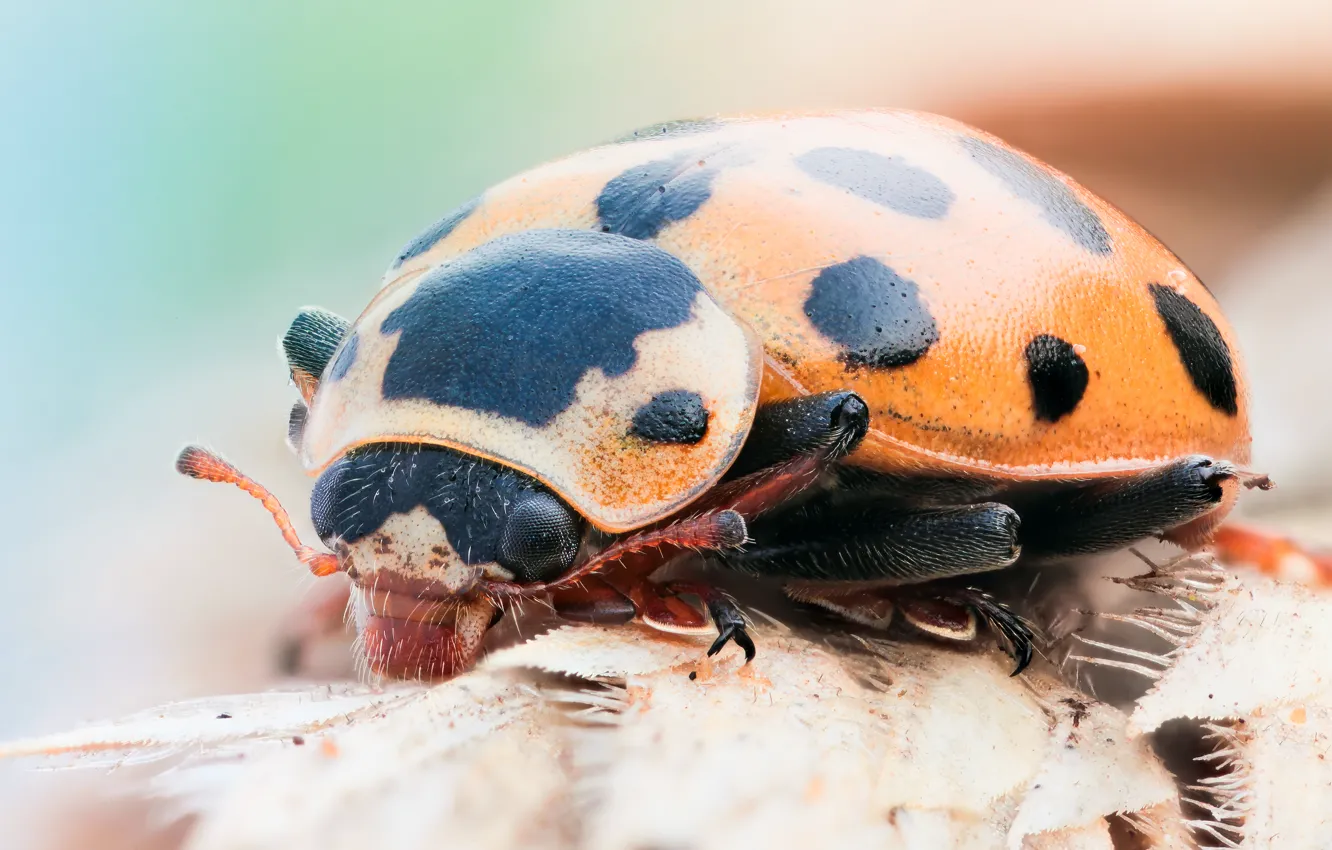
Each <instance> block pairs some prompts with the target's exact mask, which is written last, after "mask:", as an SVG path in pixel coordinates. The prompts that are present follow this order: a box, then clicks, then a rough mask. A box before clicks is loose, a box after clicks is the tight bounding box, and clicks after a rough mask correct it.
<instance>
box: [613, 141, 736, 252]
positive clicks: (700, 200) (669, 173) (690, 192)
mask: <svg viewBox="0 0 1332 850" xmlns="http://www.w3.org/2000/svg"><path fill="white" fill-rule="evenodd" d="M700 162H704V163H706V159H705V158H703V157H702V156H701V155H700V154H699V153H698V152H697V151H688V152H686V153H683V154H680V155H677V156H674V157H672V158H670V159H658V160H654V161H653V162H647V163H643V164H642V165H635V166H633V167H632V168H630V169H628V170H627V171H625V172H624V173H622V174H620V175H619V176H618V177H615V178H613V179H612V180H611V181H610V182H609V183H607V184H606V186H605V188H603V189H602V190H601V194H600V195H598V196H597V219H598V220H599V221H600V222H601V230H602V232H604V233H619V234H621V235H623V236H629V237H631V238H633V239H653V238H655V237H656V236H657V234H658V233H660V232H661V229H662V228H663V227H665V226H666V225H668V224H670V223H671V222H674V221H680V220H681V219H685V218H688V217H689V216H691V215H693V214H694V212H695V211H697V210H698V208H699V207H701V206H703V204H704V202H705V201H707V199H708V198H709V197H711V196H712V181H713V179H714V178H715V177H716V176H717V168H716V167H714V166H711V165H706V164H703V165H700V164H699V163H700Z"/></svg>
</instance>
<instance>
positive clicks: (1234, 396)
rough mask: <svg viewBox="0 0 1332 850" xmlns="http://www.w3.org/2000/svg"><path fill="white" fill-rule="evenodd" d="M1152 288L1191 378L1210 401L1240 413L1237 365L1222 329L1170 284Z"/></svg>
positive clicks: (1168, 330)
mask: <svg viewBox="0 0 1332 850" xmlns="http://www.w3.org/2000/svg"><path fill="white" fill-rule="evenodd" d="M1149 288H1150V289H1151V292H1152V298H1153V299H1154V300H1155V301H1156V312H1157V313H1158V314H1159V315H1160V316H1161V321H1163V322H1164V323H1165V328H1166V333H1167V334H1169V336H1170V341H1171V342H1172V343H1174V345H1175V350H1176V351H1177V352H1179V359H1180V361H1181V362H1182V363H1183V364H1184V369H1185V371H1187V372H1188V373H1189V380H1191V381H1193V386H1194V387H1196V388H1197V390H1198V392H1200V393H1202V395H1203V398H1205V399H1207V403H1208V404H1210V405H1211V406H1212V407H1214V408H1216V409H1217V410H1219V411H1221V412H1222V413H1225V414H1227V415H1228V416H1234V415H1235V414H1236V413H1238V412H1239V391H1238V390H1237V389H1236V387H1235V364H1234V362H1233V361H1232V360H1231V358H1230V346H1228V345H1226V341H1225V340H1224V339H1222V337H1221V331H1220V329H1218V328H1217V326H1216V323H1215V322H1213V321H1212V320H1211V319H1210V318H1208V316H1207V314H1206V313H1204V312H1203V311H1202V308H1200V307H1199V306H1198V305H1197V304H1194V303H1193V302H1192V301H1190V300H1189V299H1187V298H1185V297H1184V296H1183V295H1180V294H1179V293H1178V292H1176V291H1175V290H1173V289H1171V288H1170V287H1168V286H1162V285H1161V284H1159V283H1153V284H1150V286H1149Z"/></svg>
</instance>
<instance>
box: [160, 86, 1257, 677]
mask: <svg viewBox="0 0 1332 850" xmlns="http://www.w3.org/2000/svg"><path fill="white" fill-rule="evenodd" d="M283 342H284V349H285V352H286V355H287V359H288V363H289V366H290V372H291V376H292V378H293V380H294V382H295V384H296V386H297V387H298V389H299V391H300V394H301V399H300V401H299V402H297V404H296V406H295V408H294V409H293V410H292V414H291V419H290V426H289V438H290V443H291V445H292V447H293V449H294V450H295V451H296V453H297V455H298V456H299V458H300V460H301V462H302V464H303V465H304V467H305V468H306V470H308V471H309V472H310V473H311V474H314V475H317V476H318V479H317V481H316V483H315V486H314V491H313V496H312V515H313V519H314V525H315V528H316V530H317V532H318V534H319V536H320V538H321V539H322V540H323V542H324V544H325V545H326V546H327V547H328V549H329V551H318V550H316V549H314V548H311V547H308V546H305V545H304V544H302V543H301V542H300V541H299V540H298V539H297V537H296V534H295V532H294V530H293V529H292V527H291V523H290V521H289V518H288V517H287V515H286V513H285V511H283V510H282V508H281V506H280V505H279V504H278V503H277V501H276V499H275V498H273V497H272V495H271V494H269V493H268V491H266V490H264V489H263V488H262V487H261V486H260V485H258V484H257V483H255V482H254V481H252V480H251V479H249V478H247V477H245V476H244V475H242V474H241V473H240V472H238V471H237V470H236V469H234V468H233V467H231V466H230V465H228V464H227V463H226V462H225V461H222V460H221V459H220V458H218V457H217V456H215V455H212V454H210V453H208V452H206V451H205V450H203V449H199V448H194V447H191V448H188V449H186V450H185V451H184V452H183V453H182V455H181V457H180V459H179V461H178V464H177V466H178V469H180V471H182V472H184V473H186V474H189V475H193V476H195V477H199V478H205V479H209V480H214V481H224V482H231V483H234V484H238V485H240V486H241V487H243V488H244V489H246V490H248V491H249V492H250V493H252V494H253V495H256V496H258V497H259V498H261V499H263V501H264V504H265V505H266V506H267V507H268V509H269V510H270V511H271V512H272V513H273V514H274V516H275V517H276V518H277V520H278V523H279V525H280V527H281V528H282V531H283V534H284V536H285V537H286V539H287V541H288V542H289V543H290V545H291V546H292V547H293V548H294V549H295V551H296V553H297V555H298V557H299V558H300V560H301V561H302V562H304V563H305V564H307V565H308V566H309V568H310V569H311V570H313V571H314V572H315V573H316V574H317V575H327V574H331V573H334V572H339V571H340V572H345V573H346V574H348V575H349V576H350V577H351V578H352V581H353V585H354V590H353V593H354V600H355V605H354V611H355V618H356V622H357V626H358V628H359V631H360V636H361V639H362V642H363V646H364V652H365V654H366V660H367V661H368V663H369V666H370V668H371V669H372V670H373V671H375V672H377V673H380V674H385V675H391V676H420V677H445V676H449V675H453V674H455V673H457V672H459V671H462V670H465V669H467V668H468V667H469V666H470V665H471V664H472V663H473V662H474V660H475V658H476V656H477V654H478V652H479V651H480V646H481V641H482V639H483V637H484V636H485V634H486V632H487V629H488V628H489V627H490V626H491V625H492V624H493V623H494V622H495V621H496V619H497V618H498V617H499V616H500V614H501V613H502V612H503V611H504V610H505V609H506V608H508V607H510V606H513V605H515V604H517V603H518V602H519V601H520V600H522V599H524V598H543V599H546V600H549V601H550V603H551V604H552V605H553V606H554V608H555V610H556V611H557V612H559V613H560V614H561V615H562V616H564V617H567V618H569V619H574V620H595V621H600V622H622V623H627V622H630V621H637V622H639V623H643V624H646V625H648V626H651V627H654V628H657V629H662V630H665V631H671V632H682V633H706V634H714V633H715V634H716V635H717V639H716V642H715V643H714V644H713V645H712V647H711V649H710V650H709V652H710V653H712V652H715V651H717V650H718V649H720V648H721V647H722V646H723V645H725V643H726V642H727V641H728V640H734V641H736V642H737V643H738V644H739V645H741V646H742V647H743V648H744V649H745V651H746V655H747V657H752V656H753V654H754V651H755V648H754V645H753V642H752V641H751V640H750V638H749V637H748V635H747V634H746V632H745V624H744V619H743V617H742V616H741V613H740V611H739V610H738V609H737V608H736V606H735V605H734V603H733V602H731V601H730V599H729V598H728V597H726V596H725V595H723V594H721V593H719V592H717V591H716V590H715V589H713V588H712V587H711V586H709V585H706V584H703V583H699V582H693V583H687V584H686V583H678V582H676V583H671V582H667V583H658V582H654V580H653V578H652V574H653V573H654V572H655V571H656V570H657V569H658V568H659V567H660V566H662V565H663V564H664V563H666V562H667V561H670V560H671V559H673V558H675V557H676V556H678V555H680V554H681V553H683V552H686V551H690V550H693V551H700V552H704V553H706V554H707V555H708V557H709V559H710V560H711V561H712V562H714V563H715V564H718V565H720V567H722V568H725V569H729V570H734V571H739V572H743V573H749V574H752V575H755V576H759V577H764V578H766V579H771V580H775V581H780V582H781V583H782V584H783V586H784V587H785V589H786V591H787V592H788V593H789V594H790V595H792V596H793V597H795V598H796V599H799V600H802V601H805V602H809V603H812V604H816V605H821V606H823V607H825V608H828V609H831V610H833V611H835V612H838V613H839V614H841V615H843V616H845V617H847V618H849V619H851V620H854V621H858V622H861V623H867V624H872V625H877V626H885V625H887V623H888V622H889V620H890V619H891V618H892V617H893V616H894V614H895V612H896V613H899V614H900V615H901V617H902V619H904V620H905V621H907V622H908V623H910V624H912V625H913V626H915V627H917V628H919V629H921V630H924V631H925V632H928V633H931V634H933V635H936V636H940V637H944V638H950V639H957V640H968V639H971V638H973V637H975V635H976V634H977V631H978V625H979V624H980V623H985V624H988V626H989V627H990V628H992V629H994V630H995V631H996V632H997V633H998V634H999V635H1000V636H1001V637H1002V638H1003V640H1004V643H1005V644H1006V646H1007V648H1008V649H1009V650H1010V652H1011V653H1012V654H1013V655H1014V657H1015V658H1016V660H1017V666H1018V669H1019V670H1020V669H1021V668H1022V667H1023V666H1025V665H1026V664H1027V662H1028V661H1029V660H1030V657H1031V654H1032V635H1031V632H1030V631H1029V630H1028V628H1027V626H1026V625H1025V623H1024V622H1023V621H1022V620H1021V619H1020V618H1018V617H1017V616H1015V615H1014V614H1013V613H1012V612H1011V611H1009V610H1008V609H1007V608H1006V607H1005V606H1003V605H1001V604H999V603H998V602H996V601H995V600H993V599H991V598H990V597H988V596H987V595H985V594H983V593H980V592H979V591H977V590H975V589H973V588H972V587H970V586H969V585H968V583H967V578H968V577H969V576H972V575H973V574H978V573H985V572H989V571H994V570H1001V569H1003V568H1005V567H1008V566H1010V565H1012V564H1014V563H1015V562H1017V561H1018V560H1019V558H1021V559H1023V560H1024V561H1026V562H1040V561H1054V560H1062V559H1067V558H1073V557H1076V556H1081V555H1086V554H1090V553H1097V552H1105V551H1111V550H1115V549H1119V548H1123V547H1126V546H1128V545H1130V544H1132V543H1134V542H1136V541H1138V540H1140V539H1143V538H1146V537H1151V536H1159V537H1164V538H1165V539H1168V540H1170V541H1173V542H1175V543H1177V544H1179V545H1180V546H1183V547H1185V548H1187V549H1197V548H1200V547H1202V546H1204V545H1206V544H1207V543H1208V541H1209V540H1210V539H1211V537H1212V536H1213V533H1214V531H1215V529H1216V528H1217V526H1218V524H1219V523H1220V522H1221V521H1222V519H1223V518H1224V517H1225V516H1226V515H1227V513H1228V512H1229V511H1230V509H1231V507H1232V505H1233V504H1234V502H1235V500H1236V497H1237V494H1238V492H1239V490H1240V488H1241V485H1246V484H1247V485H1249V486H1261V487H1266V486H1269V483H1268V482H1267V480H1266V479H1265V478H1263V477H1262V476H1256V475H1250V474H1248V473H1246V472H1244V471H1243V468H1244V466H1245V465H1246V464H1247V463H1248V461H1249V443H1250V438H1249V416H1248V410H1247V406H1246V405H1247V400H1246V387H1245V378H1244V373H1243V370H1242V368H1241V363H1240V359H1239V355H1238V352H1237V350H1236V344H1235V338H1234V334H1233V332H1232V331H1231V329H1230V328H1229V326H1228V325H1227V323H1226V321H1225V319H1224V318H1223V317H1222V315H1221V313H1220V311H1219V308H1218V306H1217V304H1216V302H1215V301H1214V300H1213V298H1212V297H1211V295H1210V294H1209V293H1208V291H1207V290H1206V288H1205V287H1204V286H1203V285H1202V283H1201V282H1199V281H1198V279H1197V278H1196V277H1195V276H1194V275H1193V274H1192V273H1191V272H1190V271H1189V270H1188V269H1187V268H1186V267H1185V266H1184V265H1183V263H1181V262H1180V260H1179V259H1178V258H1177V257H1175V255H1174V254H1172V253H1171V252H1170V251H1169V250H1167V249H1166V248H1165V247H1164V246H1162V245H1161V243H1159V242H1158V241H1157V240H1156V239H1154V238H1153V237H1152V236H1151V235H1149V234H1148V233H1147V232H1146V231H1144V230H1143V229H1142V228H1141V227H1139V226H1138V225H1136V224H1135V223H1134V222H1132V221H1131V220H1130V219H1129V218H1127V217H1126V216H1125V215H1124V214H1123V213H1121V212H1120V211H1119V210H1117V209H1115V208H1114V207H1112V206H1111V205H1110V204H1108V203H1106V202H1105V201H1103V200H1101V199H1100V198H1098V197H1096V196H1094V195H1093V194H1091V193H1090V192H1088V191H1087V190H1086V189H1084V188H1082V187H1080V186H1079V185H1077V184H1076V183H1074V182H1073V181H1072V180H1071V179H1069V178H1068V177H1066V176H1064V175H1062V174H1060V173H1059V172H1056V171H1055V170H1053V169H1051V168H1050V167H1048V166H1046V165H1045V164H1043V163H1041V162H1039V161H1037V160H1035V159H1033V158H1031V157H1029V156H1027V155H1025V154H1023V153H1021V152H1019V151H1017V150H1015V149H1013V148H1011V147H1009V146H1007V145H1006V144H1004V143H1003V142H1002V141H1000V140H998V139H996V138H994V137H992V136H989V135H987V134H985V133H983V132H981V131H979V130H976V129H974V128H971V127H968V126H965V125H963V124H960V123H957V122H955V121H951V120H949V119H945V118H941V117H937V116H932V115H926V114H921V113H913V112H905V111H857V112H840V113H829V114H811V115H791V116H781V117H737V118H723V119H715V120H708V121H696V122H676V123H673V124H666V125H660V126H658V127H654V128H649V129H648V130H645V131H640V132H639V133H637V134H634V135H633V136H631V137H628V138H626V139H623V140H619V141H617V142H614V143H610V144H607V145H603V146H600V147H596V148H593V149H591V150H589V151H586V152H583V153H579V154H576V155H573V156H570V157H568V158H565V159H562V160H559V161H556V162H553V163H549V164H546V165H543V166H540V167H538V168H536V169H534V170H532V171H529V172H527V173H525V174H521V175H519V176H517V177H514V178H513V179H510V180H508V181H506V182H503V183H501V184H499V185H497V186H495V187H493V188H491V189H489V190H488V191H486V192H485V193H483V194H482V195H480V196H479V197H477V198H476V199H474V200H472V201H470V202H468V203H466V204H464V205H463V206H461V207H459V208H458V209H457V210H455V211H454V212H453V213H451V214H450V215H448V216H446V217H445V218H444V219H442V220H441V221H440V222H438V223H437V224H436V225H434V226H433V227H431V228H430V229H429V230H427V231H426V232H425V233H423V234H422V235H421V236H420V237H418V238H417V239H415V240H413V241H412V242H411V243H410V244H408V245H407V246H406V248H405V249H404V250H403V251H402V252H401V254H400V255H399V256H398V257H397V258H396V260H395V261H394V262H393V264H392V266H391V268H390V269H389V271H388V273H387V274H386V276H385V279H384V282H383V286H382V288H381V289H380V290H379V292H378V294H376V295H375V297H374V298H373V299H372V300H371V302H370V304H369V306H367V307H366V309H365V311H364V312H363V313H362V314H361V315H360V317H359V318H357V319H356V320H355V321H347V320H345V319H342V318H340V317H337V316H334V315H333V314H331V313H327V312H325V311H322V310H318V309H314V308H307V309H306V310H304V311H302V312H301V313H300V314H299V315H298V316H297V318H296V319H295V321H294V322H293V323H292V325H291V327H290V329H289V330H288V332H287V334H286V336H285V337H284V341H283ZM689 597H693V598H695V599H697V600H698V602H699V605H698V606H695V605H694V604H691V603H690V602H689V601H688V600H689Z"/></svg>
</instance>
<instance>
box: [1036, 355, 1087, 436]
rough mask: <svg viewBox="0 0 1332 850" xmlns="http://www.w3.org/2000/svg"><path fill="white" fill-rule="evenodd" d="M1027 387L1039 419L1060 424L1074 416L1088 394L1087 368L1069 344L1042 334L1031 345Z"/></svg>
mask: <svg viewBox="0 0 1332 850" xmlns="http://www.w3.org/2000/svg"><path fill="white" fill-rule="evenodd" d="M1025 356H1026V358H1027V383H1029V384H1030V385H1031V403H1032V407H1034V408H1035V410H1036V418H1037V419H1042V420H1044V421H1046V422H1058V421H1059V420H1060V419H1062V418H1063V417H1065V416H1067V415H1068V414H1070V413H1072V412H1073V409H1074V408H1075V407H1077V406H1078V402H1080V401H1082V394H1083V393H1085V392H1086V391H1087V379H1088V378H1089V377H1090V374H1089V373H1088V371H1087V364H1086V363H1084V362H1082V358H1081V357H1080V356H1078V352H1077V351H1075V350H1074V348H1073V346H1072V345H1071V344H1069V343H1068V342H1066V341H1064V340H1062V339H1060V338H1059V337H1057V336H1051V335H1050V334H1041V335H1040V336H1038V337H1036V338H1035V339H1033V340H1032V341H1031V342H1030V343H1028V345H1027V350H1026V353H1025Z"/></svg>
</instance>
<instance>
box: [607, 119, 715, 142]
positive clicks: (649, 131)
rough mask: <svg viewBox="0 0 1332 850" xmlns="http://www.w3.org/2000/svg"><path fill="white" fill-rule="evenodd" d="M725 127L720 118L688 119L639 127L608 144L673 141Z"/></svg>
mask: <svg viewBox="0 0 1332 850" xmlns="http://www.w3.org/2000/svg"><path fill="white" fill-rule="evenodd" d="M724 126H725V122H724V121H722V120H721V119H719V118H686V119H682V120H679V121H662V122H660V123H658V124H649V125H648V126H646V127H639V128H638V129H637V130H634V131H633V132H632V133H625V134H624V135H623V136H618V137H616V138H614V139H611V140H610V141H609V142H607V143H606V144H610V145H619V144H624V143H625V142H639V141H644V140H647V139H672V138H677V137H679V136H697V135H699V134H701V133H710V132H712V131H713V130H719V129H721V128H722V127H724Z"/></svg>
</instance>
